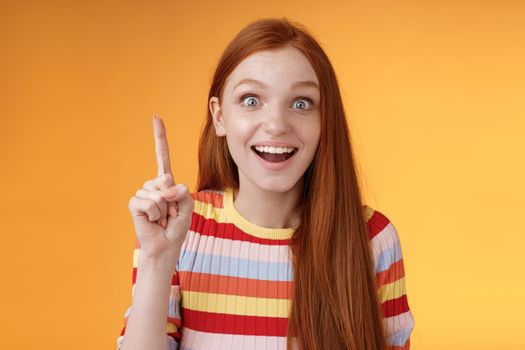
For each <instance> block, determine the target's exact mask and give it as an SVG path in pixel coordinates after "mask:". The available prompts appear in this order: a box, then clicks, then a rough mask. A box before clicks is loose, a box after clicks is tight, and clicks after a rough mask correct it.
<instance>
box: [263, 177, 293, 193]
mask: <svg viewBox="0 0 525 350" xmlns="http://www.w3.org/2000/svg"><path fill="white" fill-rule="evenodd" d="M255 184H256V185H257V186H258V187H259V188H261V189H263V190H265V191H268V192H277V193H285V192H288V191H290V190H292V189H293V188H294V186H295V185H297V181H294V182H291V181H289V180H288V181H286V180H284V179H271V178H267V179H265V180H263V181H256V182H255Z"/></svg>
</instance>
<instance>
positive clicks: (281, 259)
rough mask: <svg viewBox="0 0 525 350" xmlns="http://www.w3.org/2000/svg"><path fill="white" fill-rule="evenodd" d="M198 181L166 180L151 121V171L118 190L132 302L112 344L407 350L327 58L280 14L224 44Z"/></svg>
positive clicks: (390, 241) (160, 142)
mask: <svg viewBox="0 0 525 350" xmlns="http://www.w3.org/2000/svg"><path fill="white" fill-rule="evenodd" d="M208 97H209V98H208V114H207V117H206V121H205V125H204V128H203V130H202V135H201V139H200V144H199V177H198V184H197V190H196V192H190V191H189V189H188V188H187V187H186V186H185V185H184V184H176V183H175V178H174V175H173V173H172V170H171V164H170V160H169V152H168V143H167V139H166V132H165V127H164V122H163V121H162V119H160V118H158V117H154V119H153V129H154V135H155V142H156V155H157V164H158V176H157V177H156V178H154V179H151V180H149V181H146V182H145V183H144V186H143V188H142V189H139V190H138V191H137V193H136V195H135V196H133V197H132V198H131V199H130V201H129V209H130V212H131V214H132V217H133V221H134V225H135V230H136V236H137V240H136V242H137V243H136V248H135V251H134V259H133V278H132V303H131V306H130V307H129V308H128V310H127V311H126V313H125V315H124V323H125V324H124V328H123V329H122V332H121V334H120V337H118V340H117V344H118V349H122V350H138V349H141V350H152V349H153V350H164V349H185V350H190V349H191V350H204V349H234V350H236V349H257V350H264V349H282V350H285V349H300V350H307V349H308V350H309V349H353V350H384V349H390V350H394V349H395V350H401V349H409V347H410V334H411V332H412V329H413V328H414V318H413V315H412V312H411V311H410V308H409V305H408V301H407V296H406V291H405V275H404V267H403V258H402V251H401V245H400V242H399V236H398V234H397V231H396V229H395V227H394V226H393V224H392V222H390V220H389V219H388V218H387V217H386V216H385V215H384V214H382V213H381V212H380V211H378V210H375V209H373V208H371V207H369V206H368V205H366V204H364V203H363V202H362V193H361V188H360V185H359V179H358V173H357V171H356V166H355V161H354V155H353V151H352V147H351V143H350V133H349V130H348V125H347V122H346V116H345V111H344V108H343V103H342V100H341V95H340V92H339V87H338V84H337V79H336V75H335V72H334V69H333V67H332V65H331V64H330V61H329V59H328V57H327V56H326V54H325V52H324V51H323V49H322V48H321V47H320V45H319V44H318V43H317V42H316V40H315V39H314V38H313V36H312V35H311V34H309V33H308V31H307V30H306V29H305V28H304V27H303V26H301V25H299V24H296V23H292V22H290V21H288V20H287V19H263V20H258V21H255V22H252V23H250V24H249V25H248V26H246V27H245V28H244V29H242V30H241V31H240V32H239V33H238V34H237V35H236V36H235V37H234V38H233V40H232V41H231V42H230V44H229V45H228V46H227V47H226V49H225V51H224V53H223V55H222V57H221V59H220V61H219V63H218V66H217V68H216V70H215V74H214V76H213V81H212V84H211V87H210V91H209V96H208Z"/></svg>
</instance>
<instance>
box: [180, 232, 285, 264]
mask: <svg viewBox="0 0 525 350" xmlns="http://www.w3.org/2000/svg"><path fill="white" fill-rule="evenodd" d="M188 236H189V237H187V238H186V240H187V241H194V240H196V241H197V242H200V243H199V244H198V245H197V244H191V246H190V247H188V246H187V244H186V245H185V246H184V247H183V249H184V250H185V251H187V252H196V253H201V254H213V255H217V256H231V252H232V251H234V252H239V253H240V254H239V256H237V254H236V255H235V257H236V258H237V257H239V258H240V259H249V260H254V259H256V260H258V261H261V262H275V263H291V260H290V259H291V257H292V254H291V252H290V248H289V246H286V245H266V244H259V243H253V242H246V241H239V240H231V239H227V238H218V237H213V236H207V235H201V234H200V233H196V232H194V231H188Z"/></svg>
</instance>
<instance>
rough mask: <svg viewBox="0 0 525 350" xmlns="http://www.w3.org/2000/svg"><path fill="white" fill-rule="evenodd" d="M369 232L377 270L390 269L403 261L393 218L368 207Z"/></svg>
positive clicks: (366, 210)
mask: <svg viewBox="0 0 525 350" xmlns="http://www.w3.org/2000/svg"><path fill="white" fill-rule="evenodd" d="M365 212H366V213H367V215H368V216H367V223H366V225H367V233H368V238H369V242H370V246H371V249H372V255H373V258H374V261H375V268H376V272H381V271H383V270H386V269H388V268H389V267H390V266H391V265H392V264H395V263H402V262H401V260H402V259H403V257H402V251H401V242H400V239H399V234H398V232H397V229H396V227H395V226H394V224H393V222H392V220H391V219H390V218H389V217H388V216H387V215H385V214H384V213H383V212H381V211H379V210H377V209H373V208H370V207H367V209H365Z"/></svg>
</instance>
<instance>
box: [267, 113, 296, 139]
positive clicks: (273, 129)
mask: <svg viewBox="0 0 525 350" xmlns="http://www.w3.org/2000/svg"><path fill="white" fill-rule="evenodd" d="M286 113H287V112H286V111H283V110H281V109H279V108H275V109H272V110H268V111H267V114H266V116H265V118H264V120H263V123H262V129H263V130H264V131H265V132H267V133H268V134H271V135H284V134H287V133H289V132H290V129H291V125H290V122H289V120H288V116H287V115H286Z"/></svg>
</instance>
